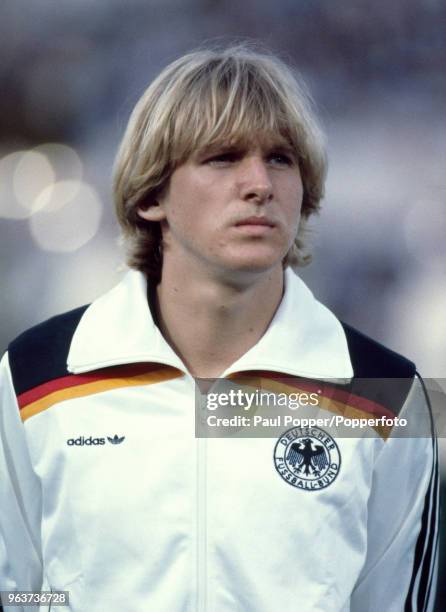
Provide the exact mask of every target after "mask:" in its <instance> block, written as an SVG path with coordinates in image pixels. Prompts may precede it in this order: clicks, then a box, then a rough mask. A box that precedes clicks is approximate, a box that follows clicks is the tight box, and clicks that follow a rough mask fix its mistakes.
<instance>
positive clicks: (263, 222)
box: [235, 216, 275, 227]
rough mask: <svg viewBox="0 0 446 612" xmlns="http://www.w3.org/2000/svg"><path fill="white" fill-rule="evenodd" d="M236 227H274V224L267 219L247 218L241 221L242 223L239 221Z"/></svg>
mask: <svg viewBox="0 0 446 612" xmlns="http://www.w3.org/2000/svg"><path fill="white" fill-rule="evenodd" d="M235 225H236V227H240V226H243V225H252V226H254V227H255V226H263V227H274V225H275V224H274V223H273V222H272V221H271V220H270V219H267V218H266V217H255V216H252V217H247V218H246V219H241V220H240V221H237V223H236V224H235Z"/></svg>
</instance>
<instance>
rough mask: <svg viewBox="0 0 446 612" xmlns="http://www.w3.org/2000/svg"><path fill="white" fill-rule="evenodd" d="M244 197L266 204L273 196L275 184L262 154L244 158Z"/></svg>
mask: <svg viewBox="0 0 446 612" xmlns="http://www.w3.org/2000/svg"><path fill="white" fill-rule="evenodd" d="M240 173H241V176H240V184H241V192H242V193H241V195H242V199H243V200H245V201H247V202H253V203H255V204H265V203H266V202H269V201H270V200H271V199H272V197H273V184H272V182H271V177H270V175H269V171H268V167H267V164H266V163H265V160H264V159H262V158H261V157H260V156H252V157H248V158H246V159H245V160H243V164H242V165H241V168H240Z"/></svg>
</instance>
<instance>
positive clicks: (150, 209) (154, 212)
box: [137, 202, 166, 221]
mask: <svg viewBox="0 0 446 612" xmlns="http://www.w3.org/2000/svg"><path fill="white" fill-rule="evenodd" d="M137 213H138V215H139V216H140V217H141V219H145V220H146V221H164V220H165V218H166V213H165V212H164V207H163V206H161V205H160V203H159V202H154V203H153V204H150V206H147V208H143V207H142V206H138V208H137Z"/></svg>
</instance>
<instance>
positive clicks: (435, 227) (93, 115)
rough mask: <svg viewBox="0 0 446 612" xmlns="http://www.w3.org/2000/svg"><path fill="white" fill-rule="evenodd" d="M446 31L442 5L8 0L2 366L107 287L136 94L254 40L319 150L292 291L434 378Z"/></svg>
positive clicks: (440, 284) (117, 268)
mask: <svg viewBox="0 0 446 612" xmlns="http://www.w3.org/2000/svg"><path fill="white" fill-rule="evenodd" d="M445 22H446V4H445V3H444V2H441V1H440V0H425V1H424V2H421V3H420V2H418V1H417V0H394V1H393V2H391V3H389V2H386V1H385V0H377V1H376V2H374V3H366V2H355V3H353V2H344V3H333V2H328V1H326V0H312V1H311V2H307V1H305V0H279V1H277V2H269V1H268V0H246V1H245V2H243V3H240V2H237V1H235V0H127V1H126V2H121V1H120V0H94V1H91V0H76V2H65V3H54V2H53V1H52V0H39V2H27V1H26V0H5V1H4V2H3V3H2V19H1V24H0V81H1V91H2V95H1V96H0V279H1V302H0V304H1V310H0V317H1V323H2V324H1V326H0V348H1V350H2V352H3V350H4V349H5V348H6V345H7V342H8V341H9V340H10V339H11V338H13V337H14V336H15V335H16V334H17V333H19V332H20V331H22V330H23V329H25V328H27V327H29V326H30V325H32V324H34V323H37V322H38V321H40V320H42V319H44V318H46V317H49V316H51V315H52V314H55V313H57V312H61V311H63V310H67V309H70V308H74V307H75V306H77V305H80V304H82V303H85V302H88V301H91V300H92V299H93V298H94V297H96V296H97V295H99V294H100V293H102V292H103V291H104V290H105V289H107V288H108V287H110V286H112V285H113V284H114V283H115V282H116V281H117V280H118V279H119V277H120V274H121V273H122V267H123V266H122V264H123V253H122V252H121V250H120V247H119V244H118V234H119V232H118V228H117V224H116V222H115V220H114V217H113V213H112V194H111V180H110V179H111V171H112V164H113V157H114V152H115V150H116V147H117V145H118V142H119V140H120V137H121V136H122V133H123V129H124V127H125V123H126V120H127V118H128V114H129V112H130V110H131V108H132V106H133V104H134V103H135V102H136V100H137V99H138V97H139V95H140V94H141V93H142V91H143V90H144V88H145V87H146V85H147V84H148V82H150V80H151V79H152V78H153V76H154V75H155V74H156V73H157V72H158V71H159V70H160V68H161V67H163V66H164V65H166V64H167V63H168V62H169V61H171V60H172V59H174V58H175V57H177V56H178V55H180V54H182V53H184V52H186V51H187V50H191V49H193V48H195V47H197V46H199V45H201V44H203V43H209V42H215V41H219V42H225V41H227V42H235V41H237V40H240V39H245V38H249V39H251V40H252V41H253V42H256V43H260V44H263V45H265V46H267V47H269V48H271V49H272V50H274V51H276V52H278V53H279V54H280V55H282V57H284V59H285V60H287V61H289V62H291V63H292V64H293V65H294V66H296V68H297V69H298V70H299V72H300V73H301V74H302V75H303V77H304V78H305V80H306V82H307V83H308V85H309V88H310V90H311V91H312V93H313V97H314V98H315V100H316V104H317V107H318V108H319V113H320V116H321V119H322V123H323V125H324V128H325V131H326V133H327V142H328V151H329V162H330V169H329V176H328V181H327V187H326V197H325V200H324V204H323V210H322V212H321V215H320V217H318V218H317V219H316V220H315V221H314V223H313V224H312V234H313V237H312V240H313V244H314V261H313V263H312V264H311V265H310V266H309V267H308V268H306V269H305V270H303V271H302V276H303V277H304V278H305V280H306V281H307V282H308V283H309V285H310V287H311V288H312V289H313V290H314V292H315V293H316V294H317V296H318V297H319V298H320V299H321V300H322V301H323V302H325V303H326V304H327V305H328V306H330V307H331V308H332V309H333V310H334V311H335V312H336V313H337V315H338V316H339V317H340V318H342V319H344V320H345V321H347V322H349V323H350V324H352V325H354V326H355V327H358V328H360V329H361V330H363V331H364V332H365V333H367V334H368V335H371V336H373V337H375V338H376V339H378V340H380V341H382V342H383V343H385V344H386V345H388V346H390V347H391V348H393V349H395V350H397V351H399V352H402V353H403V354H405V355H407V356H408V357H409V358H411V359H413V360H414V361H416V363H417V365H418V367H419V369H420V371H421V373H422V374H423V375H424V376H425V377H428V378H429V377H432V378H433V377H436V378H438V379H446V325H445V312H446V284H445V276H446V268H445V261H446V257H445V256H446V240H445V236H446V210H445V209H446V180H445V162H446V122H445V116H444V109H445V108H446V37H445V35H444V23H445ZM443 435H446V432H443ZM443 452H444V451H443Z"/></svg>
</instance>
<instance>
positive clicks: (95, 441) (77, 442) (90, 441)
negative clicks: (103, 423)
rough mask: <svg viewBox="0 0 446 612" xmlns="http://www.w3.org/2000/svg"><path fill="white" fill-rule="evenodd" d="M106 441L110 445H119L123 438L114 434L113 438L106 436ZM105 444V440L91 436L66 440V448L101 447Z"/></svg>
mask: <svg viewBox="0 0 446 612" xmlns="http://www.w3.org/2000/svg"><path fill="white" fill-rule="evenodd" d="M107 440H108V441H109V442H110V444H121V442H123V441H124V440H125V436H118V434H115V435H114V436H113V438H111V437H110V436H107ZM105 443H106V442H105V438H93V436H89V437H88V438H87V437H85V436H79V437H78V438H68V440H67V444H68V446H97V445H100V446H102V445H103V444H105Z"/></svg>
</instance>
